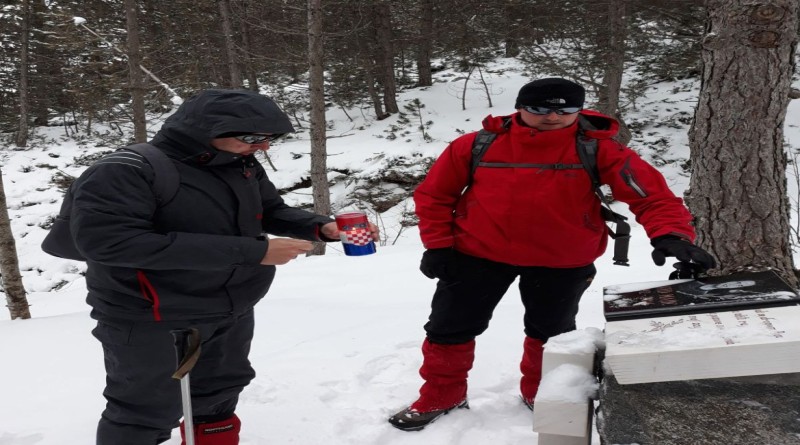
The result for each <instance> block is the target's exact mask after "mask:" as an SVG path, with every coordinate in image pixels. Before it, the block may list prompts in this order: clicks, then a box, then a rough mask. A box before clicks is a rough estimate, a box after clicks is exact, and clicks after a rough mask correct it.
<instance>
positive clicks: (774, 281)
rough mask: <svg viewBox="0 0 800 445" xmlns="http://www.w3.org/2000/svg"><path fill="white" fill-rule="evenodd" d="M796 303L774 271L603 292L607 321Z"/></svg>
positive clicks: (799, 299) (798, 298)
mask: <svg viewBox="0 0 800 445" xmlns="http://www.w3.org/2000/svg"><path fill="white" fill-rule="evenodd" d="M797 304H800V296H798V295H797V293H796V292H795V290H794V289H792V288H791V287H790V286H789V285H788V284H787V283H786V282H785V281H783V280H782V279H781V277H780V276H778V274H777V273H775V272H773V271H766V272H746V273H738V274H731V275H725V276H721V277H708V278H698V279H693V280H670V281H661V282H655V283H641V284H635V283H634V284H623V285H617V286H607V287H605V288H604V289H603V314H604V315H605V318H606V321H617V320H630V319H638V318H653V317H666V316H674V315H681V314H694V313H704V312H721V311H732V310H737V309H753V308H759V307H777V306H791V305H797Z"/></svg>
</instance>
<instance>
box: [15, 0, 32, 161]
mask: <svg viewBox="0 0 800 445" xmlns="http://www.w3.org/2000/svg"><path fill="white" fill-rule="evenodd" d="M20 7H21V8H22V30H21V31H22V32H21V34H22V35H21V36H20V42H19V45H20V48H19V128H17V134H16V138H14V143H15V144H16V146H17V147H25V146H26V145H28V119H29V116H28V114H29V113H30V112H29V109H30V96H29V95H28V73H29V70H30V67H29V65H30V63H29V61H28V54H29V51H30V36H31V2H30V0H22V5H21V6H20Z"/></svg>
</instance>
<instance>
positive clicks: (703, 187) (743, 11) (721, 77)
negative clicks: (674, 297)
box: [686, 0, 798, 286]
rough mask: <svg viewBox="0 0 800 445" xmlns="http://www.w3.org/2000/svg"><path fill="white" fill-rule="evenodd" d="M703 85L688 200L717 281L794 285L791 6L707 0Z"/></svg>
mask: <svg viewBox="0 0 800 445" xmlns="http://www.w3.org/2000/svg"><path fill="white" fill-rule="evenodd" d="M706 6H707V10H708V18H707V26H706V28H707V34H706V36H705V38H704V40H703V78H702V87H701V90H700V97H699V100H698V104H697V109H696V110H695V120H694V123H693V125H692V128H691V130H690V132H689V137H690V148H691V162H692V167H693V172H692V177H691V182H690V188H689V191H688V192H687V195H686V201H687V203H688V205H689V208H690V209H691V210H692V213H693V214H694V215H695V218H696V226H697V232H698V235H699V243H700V245H701V246H703V247H704V248H705V249H707V250H708V251H710V252H711V253H713V254H714V256H716V257H717V259H718V260H719V262H720V267H719V269H717V270H715V271H713V272H714V273H716V274H728V273H732V272H738V271H743V270H751V271H762V270H767V269H775V270H776V271H777V272H778V273H780V274H781V275H782V276H783V277H784V278H785V279H786V280H787V281H788V282H789V283H790V284H791V285H793V286H797V284H798V281H797V278H796V277H795V273H794V265H793V261H792V249H791V242H790V228H789V219H788V215H789V208H790V204H789V199H788V196H787V189H786V166H787V159H786V155H785V153H784V149H783V126H784V118H785V117H786V108H787V106H788V103H789V91H790V84H791V78H792V72H793V66H794V65H793V57H794V53H795V48H796V45H797V39H798V36H797V14H798V3H797V1H796V0H762V1H760V2H758V3H753V2H751V1H748V0H708V1H707V2H706Z"/></svg>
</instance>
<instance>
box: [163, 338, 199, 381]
mask: <svg viewBox="0 0 800 445" xmlns="http://www.w3.org/2000/svg"><path fill="white" fill-rule="evenodd" d="M170 333H171V334H172V336H173V337H174V338H175V353H176V355H177V359H178V360H177V363H178V367H177V369H175V373H174V374H172V378H173V379H176V380H181V379H183V377H184V376H186V374H188V373H189V372H190V371H191V370H192V368H194V365H196V364H197V360H198V359H199V358H200V331H198V330H197V329H195V328H185V329H174V330H172V331H170Z"/></svg>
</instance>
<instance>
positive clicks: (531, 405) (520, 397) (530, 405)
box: [519, 396, 533, 412]
mask: <svg viewBox="0 0 800 445" xmlns="http://www.w3.org/2000/svg"><path fill="white" fill-rule="evenodd" d="M519 399H520V400H522V404H523V405H525V406H526V407H527V408H528V409H529V410H531V412H533V402H531V403H528V401H527V400H525V397H522V396H519Z"/></svg>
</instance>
